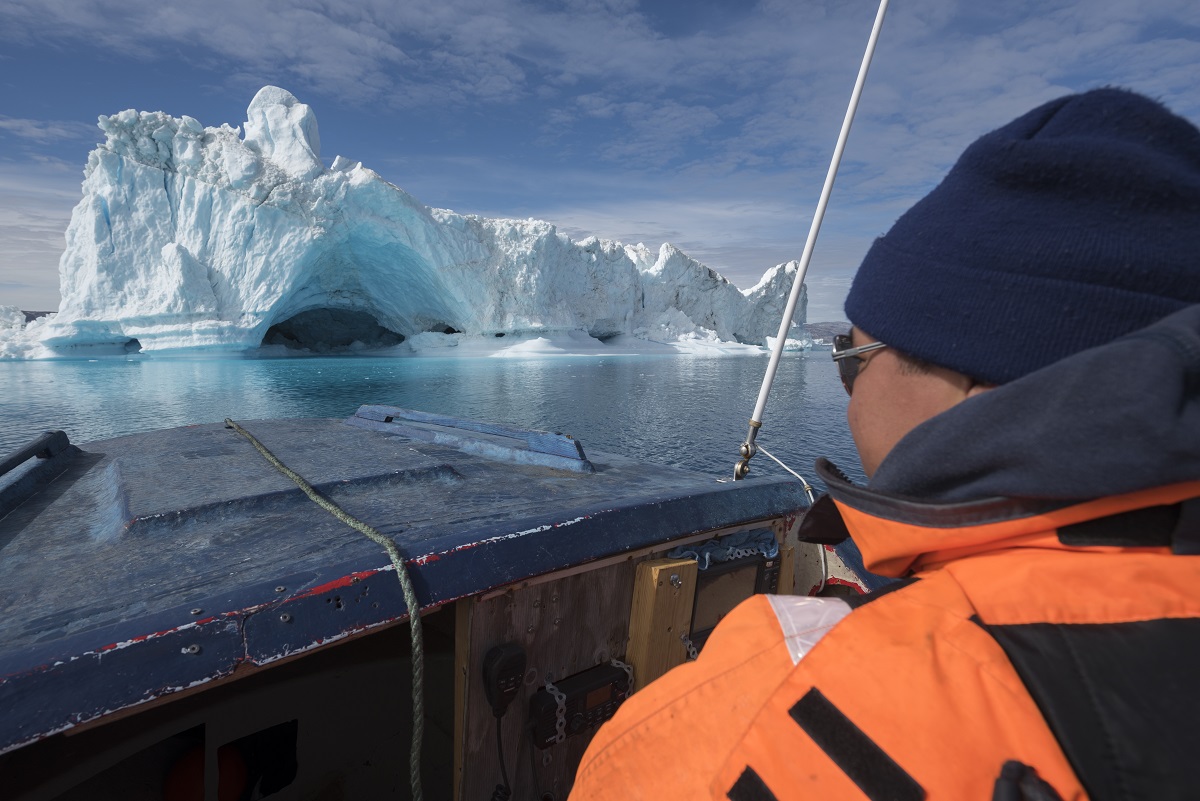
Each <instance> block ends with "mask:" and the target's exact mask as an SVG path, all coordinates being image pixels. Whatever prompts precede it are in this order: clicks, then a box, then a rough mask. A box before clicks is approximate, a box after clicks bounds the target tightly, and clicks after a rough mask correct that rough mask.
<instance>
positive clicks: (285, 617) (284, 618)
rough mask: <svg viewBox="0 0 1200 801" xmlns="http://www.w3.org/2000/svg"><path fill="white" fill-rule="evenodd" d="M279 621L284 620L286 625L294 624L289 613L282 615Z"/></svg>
mask: <svg viewBox="0 0 1200 801" xmlns="http://www.w3.org/2000/svg"><path fill="white" fill-rule="evenodd" d="M279 619H280V620H282V621H283V622H284V623H291V622H292V616H291V615H289V614H288V613H287V612H284V613H283V614H282V615H280V616H279Z"/></svg>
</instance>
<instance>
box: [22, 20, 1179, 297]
mask: <svg viewBox="0 0 1200 801" xmlns="http://www.w3.org/2000/svg"><path fill="white" fill-rule="evenodd" d="M705 5H706V4H701V6H705ZM708 5H711V6H712V9H711V14H709V13H708V12H707V11H705V9H704V8H699V7H694V4H689V3H683V2H680V3H678V4H677V6H675V7H674V8H672V7H671V6H670V5H669V4H666V3H656V4H655V5H654V8H653V9H652V11H651V10H647V9H646V8H644V7H643V6H641V5H640V4H639V3H637V2H635V0H607V1H606V2H597V1H596V0H569V1H568V2H560V3H554V4H551V3H542V2H534V1H533V0H405V2H395V0H339V2H332V0H291V1H289V2H285V1H284V0H210V2H207V3H204V4H195V3H184V2H182V0H176V1H171V0H168V2H162V1H161V0H90V2H88V3H78V2H75V0H6V2H5V3H4V4H2V5H0V41H4V40H7V41H10V42H13V43H14V44H20V45H21V46H26V45H27V43H29V42H34V43H42V44H45V45H46V46H54V47H60V48H64V50H67V49H73V50H87V49H89V48H95V49H98V50H99V51H101V52H103V53H104V54H105V55H106V57H111V58H128V57H134V58H138V59H142V60H143V61H145V62H146V63H147V64H148V65H151V66H152V65H154V64H155V63H159V62H160V61H163V60H173V61H177V60H179V59H185V60H188V61H189V62H190V63H191V66H192V67H193V68H194V70H195V74H196V75H198V76H200V78H201V79H200V80H198V81H196V85H201V84H212V83H215V82H224V84H225V85H223V86H220V87H218V88H219V89H220V90H222V91H229V90H231V89H232V90H234V91H236V92H239V93H244V94H245V98H246V100H249V98H250V97H251V96H252V94H253V92H254V91H255V90H256V89H257V88H258V87H259V86H261V85H262V84H263V83H264V82H268V81H269V82H274V83H279V84H281V85H284V86H285V87H286V88H288V89H290V90H291V91H293V92H295V93H296V94H297V95H298V96H300V97H301V99H302V100H304V102H307V103H309V104H310V105H312V106H313V108H314V109H315V110H316V111H317V113H318V115H319V116H320V117H321V118H322V120H323V121H324V120H327V119H329V118H332V117H336V115H337V114H338V113H339V111H344V110H346V109H348V108H360V109H367V110H368V111H369V112H370V113H371V115H372V117H373V118H374V119H376V120H377V121H378V125H379V127H380V129H382V130H386V129H387V128H388V127H389V126H393V125H395V126H397V127H399V126H400V125H401V124H404V125H421V124H425V125H433V123H430V122H427V119H428V118H430V117H435V116H436V118H437V119H438V120H439V124H441V122H442V121H447V122H445V124H446V126H447V128H446V130H445V131H443V132H441V134H442V138H443V140H445V141H451V140H452V141H454V142H455V146H461V150H460V152H459V154H458V156H459V157H458V158H457V160H450V159H445V158H444V157H441V158H439V157H437V156H435V155H430V154H428V153H417V154H414V155H413V157H412V158H411V159H409V160H408V161H405V162H394V163H395V164H396V165H397V166H396V168H395V169H394V171H393V174H392V175H389V176H388V177H389V178H391V179H392V180H396V182H397V183H399V184H400V185H401V186H404V187H405V188H408V189H410V190H411V191H413V192H414V194H416V195H417V197H418V198H420V199H422V200H425V201H427V202H433V203H436V204H443V205H449V204H448V203H447V202H446V201H445V200H444V198H454V199H455V204H454V205H456V206H459V208H458V210H465V211H472V212H476V213H488V214H496V215H501V216H526V215H529V214H532V215H534V216H543V217H546V218H547V219H550V220H551V221H555V222H558V223H559V224H560V225H562V226H564V228H567V229H569V230H571V231H576V232H579V233H581V234H582V233H585V232H587V233H597V234H599V235H602V236H606V237H609V238H620V239H633V240H636V239H644V240H646V241H647V242H648V243H650V242H654V243H657V242H662V241H672V242H673V243H675V244H677V245H679V246H680V247H682V248H684V249H685V250H687V251H688V252H689V253H692V255H695V256H696V257H697V258H701V260H704V261H706V262H709V263H711V265H712V266H714V267H717V268H718V269H722V271H724V272H727V274H729V275H730V277H732V278H734V280H735V282H737V283H738V284H739V285H743V282H747V281H748V282H749V283H753V282H754V281H755V280H757V276H758V275H760V274H761V272H762V270H764V269H766V268H767V267H770V266H771V265H772V264H774V263H777V261H783V260H786V259H787V258H795V257H796V255H795V254H798V252H799V250H800V249H801V248H802V247H803V238H804V235H805V234H806V233H807V230H808V220H809V217H810V215H811V213H812V206H813V205H815V202H816V199H817V196H818V194H819V191H820V186H821V181H822V180H823V178H824V175H825V171H826V168H827V166H828V159H829V156H830V153H831V151H832V148H833V142H834V138H835V136H836V134H837V131H838V127H839V126H840V123H841V119H842V114H843V112H844V110H845V105H846V99H847V97H848V95H849V91H850V87H851V85H852V82H853V80H854V76H855V73H856V71H857V69H858V63H859V59H860V57H861V53H862V49H863V46H864V44H865V41H866V36H867V33H868V31H869V29H870V25H871V22H872V20H873V18H874V15H875V4H874V3H873V2H861V3H860V2H844V0H827V1H826V2H812V1H811V0H806V1H805V2H796V1H795V0H762V1H761V2H758V3H756V4H749V3H747V4H742V5H736V4H722V3H712V4H708ZM701 12H704V13H701ZM671 15H675V16H674V17H672V16H671ZM67 45H70V47H69V48H68V47H67ZM1198 64H1200V3H1196V2H1195V0H1144V2H1141V3H1137V4H1134V3H1130V2H1128V0H1089V1H1088V2H1083V0H1042V2H1038V3H1028V2H1027V3H978V2H975V0H923V2H921V3H915V4H893V7H892V9H891V10H890V12H889V15H888V18H887V20H886V21H885V24H884V28H883V33H882V37H881V41H880V46H879V51H878V54H877V58H876V63H875V65H874V66H873V68H872V71H871V74H870V77H869V79H868V82H867V88H866V92H865V93H864V96H863V106H862V108H861V110H860V112H859V116H858V118H857V120H856V124H855V129H854V131H853V133H852V135H851V138H850V143H849V147H848V148H847V151H846V162H845V164H844V165H843V169H842V172H841V174H840V176H839V182H838V185H837V187H836V189H835V192H834V196H833V201H832V205H831V207H830V216H829V220H828V221H827V222H826V231H825V232H824V233H823V234H822V240H821V242H820V244H819V245H818V250H817V253H816V256H815V258H814V266H813V270H812V272H811V273H810V280H813V281H815V280H817V277H818V272H817V271H818V270H819V269H826V270H831V271H835V272H836V273H837V274H838V275H839V276H841V277H842V279H844V277H845V275H846V274H848V271H849V270H851V269H852V268H853V264H854V263H855V262H856V261H857V259H858V258H860V257H861V254H862V252H864V251H865V249H866V247H867V245H869V243H870V241H871V239H872V238H873V237H874V236H876V235H878V234H880V233H882V231H883V230H885V229H886V228H887V227H888V225H890V223H891V221H892V220H894V219H895V217H896V216H898V214H899V213H901V212H902V211H903V210H904V208H906V207H907V206H908V205H911V203H912V202H914V201H915V200H916V199H917V198H918V197H919V196H920V195H922V194H923V193H924V192H926V191H928V189H929V188H931V187H932V186H933V185H934V184H935V183H936V182H937V181H938V180H939V179H940V177H941V176H942V175H943V174H944V172H945V171H946V170H947V169H948V168H949V166H950V165H951V164H952V163H953V161H954V160H955V159H956V158H957V156H958V154H959V153H961V151H962V150H963V148H965V147H966V146H967V145H968V144H969V143H970V142H971V141H972V140H974V139H975V138H976V137H977V136H979V135H980V134H982V133H983V132H985V131H987V130H990V129H992V128H994V127H996V126H999V125H1001V124H1004V123H1005V122H1007V121H1008V120H1010V119H1012V118H1013V117H1015V116H1017V115H1018V114H1020V113H1023V112H1025V111H1027V110H1029V109H1030V108H1032V107H1034V106H1035V105H1037V104H1039V103H1042V102H1045V101H1047V100H1050V99H1052V98H1054V97H1057V96H1060V95H1062V94H1066V93H1068V92H1073V91H1080V90H1083V89H1087V88H1092V87H1094V86H1098V85H1103V84H1117V85H1124V86H1129V87H1131V88H1134V89H1137V90H1139V91H1143V92H1145V93H1147V94H1150V95H1152V96H1155V97H1158V98H1160V99H1162V100H1163V101H1164V102H1166V103H1167V104H1168V105H1169V106H1171V107H1172V108H1174V109H1175V110H1176V111H1178V112H1180V113H1182V114H1184V115H1185V116H1189V117H1191V118H1192V119H1193V120H1195V119H1198V118H1200V93H1197V92H1196V91H1195V76H1196V70H1197V65H1198ZM214 76H216V77H214ZM182 91H184V90H183V89H181V92H182ZM187 99H188V98H187V97H186V95H185V96H181V98H180V107H179V110H178V111H177V112H176V113H183V112H186V111H187V108H186V107H185V106H184V104H185V103H186V102H187ZM114 110H116V109H114ZM401 112H402V113H403V116H401ZM13 113H14V116H13V117H3V118H0V131H2V132H4V133H5V134H7V135H9V136H17V137H20V138H21V141H22V143H23V145H24V146H32V145H41V144H45V145H47V146H49V145H51V144H53V143H54V142H57V141H63V140H65V139H68V138H71V137H82V136H83V134H82V133H78V132H79V131H80V130H81V129H83V128H87V129H88V131H87V133H90V134H92V135H94V133H95V132H94V131H93V130H91V126H90V121H86V122H80V123H78V124H77V125H78V127H75V126H76V123H64V122H55V121H46V120H36V119H28V118H27V117H29V113H28V112H21V115H22V117H20V118H18V117H17V116H15V115H16V112H13ZM53 116H54V117H55V118H56V119H58V120H62V119H66V118H67V117H65V116H64V115H63V114H62V113H58V112H56V113H55V114H54V115H53ZM399 119H402V120H403V123H400V122H397V120H399ZM479 119H486V121H487V122H486V124H483V125H480V124H478V120H479ZM463 120H466V122H463ZM519 120H524V121H525V122H524V127H522V126H521V125H520V124H518V123H517V122H513V121H519ZM208 122H209V124H219V123H220V122H230V123H233V124H237V122H238V120H216V121H208ZM472 137H478V138H472ZM367 141H368V138H367V137H364V139H363V140H362V143H356V142H350V144H351V145H353V146H355V147H358V146H361V147H362V148H363V150H364V151H365V152H349V153H347V155H349V156H351V157H353V158H355V159H362V160H364V161H365V162H366V163H367V165H368V166H370V167H373V168H376V169H381V170H385V171H386V168H387V167H388V166H389V164H388V161H386V159H389V158H391V157H393V156H394V150H388V151H383V150H376V151H371V150H369V149H368V148H369V147H370V146H369V145H367V144H365V143H366V142H367ZM443 152H445V151H443ZM81 167H82V164H79V165H75V166H74V167H73V169H74V171H75V172H76V174H77V172H78V169H79V168H81ZM438 170H442V172H441V173H439V172H438ZM408 178H412V179H413V181H414V182H413V183H410V182H409V181H408V180H407V179H408ZM6 191H8V190H5V189H4V188H3V187H0V193H3V192H6ZM460 201H461V202H460ZM18 206H19V202H18V201H16V200H13V199H12V198H11V196H9V195H4V196H2V197H0V214H10V215H11V213H12V210H13V209H16V208H17V207H18ZM463 206H466V207H467V208H463ZM3 210H8V211H3ZM7 219H8V221H9V222H10V223H11V222H12V220H13V219H15V218H13V217H11V216H10V217H8V218H7ZM58 219H60V220H61V219H63V215H62V214H61V212H59V213H58ZM34 229H35V230H44V223H37V224H35V225H34ZM0 241H2V240H0ZM5 269H7V268H5ZM839 280H841V279H839ZM747 285H748V284H747ZM837 286H839V285H838V284H837V283H836V282H835V283H833V284H830V287H832V289H831V290H830V291H833V290H834V289H836V287H837Z"/></svg>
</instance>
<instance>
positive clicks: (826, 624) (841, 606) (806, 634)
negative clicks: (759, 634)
mask: <svg viewBox="0 0 1200 801" xmlns="http://www.w3.org/2000/svg"><path fill="white" fill-rule="evenodd" d="M767 600H768V601H770V603H771V609H772V610H774V612H775V619H776V620H778V621H779V627H780V628H781V629H783V636H784V639H785V641H786V642H787V647H788V653H789V654H790V655H791V657H792V664H793V665H795V664H797V663H799V661H800V660H801V659H803V658H804V655H805V654H807V653H808V652H809V651H811V650H812V647H813V646H814V645H816V644H817V643H818V642H819V641H820V639H821V638H822V637H824V636H825V634H826V633H827V632H828V631H829V630H830V629H832V628H833V627H834V626H836V625H837V624H838V623H840V622H841V621H842V618H844V617H845V616H846V615H848V614H850V611H851V610H850V605H849V604H847V603H846V602H845V601H843V600H842V599H841V598H813V597H812V596H808V595H768V596H767Z"/></svg>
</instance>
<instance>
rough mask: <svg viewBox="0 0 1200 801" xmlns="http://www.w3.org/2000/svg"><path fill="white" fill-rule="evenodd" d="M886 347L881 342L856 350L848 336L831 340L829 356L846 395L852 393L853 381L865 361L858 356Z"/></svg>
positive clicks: (843, 335)
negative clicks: (831, 350)
mask: <svg viewBox="0 0 1200 801" xmlns="http://www.w3.org/2000/svg"><path fill="white" fill-rule="evenodd" d="M886 347H887V345H885V344H884V343H882V342H871V343H869V344H867V345H860V346H859V347H857V348H856V347H854V341H853V340H852V339H851V338H850V335H849V334H838V335H837V336H835V337H834V338H833V353H832V354H830V355H831V356H832V357H833V360H834V361H835V362H837V366H838V375H839V376H840V377H841V379H842V386H843V387H845V388H846V394H847V395H851V394H853V393H854V379H856V378H858V371H859V370H860V369H862V366H863V364H864V363H866V361H867V360H866V359H864V358H863V357H862V356H861V355H860V354H863V353H869V352H870V351H873V350H879V349H880V348H886Z"/></svg>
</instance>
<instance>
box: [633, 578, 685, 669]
mask: <svg viewBox="0 0 1200 801" xmlns="http://www.w3.org/2000/svg"><path fill="white" fill-rule="evenodd" d="M696 572H697V564H696V560H695V559H655V560H652V561H647V562H642V563H641V564H640V565H638V566H637V575H636V577H635V578H634V584H633V605H632V609H631V610H630V614H629V663H630V664H631V665H633V670H634V673H633V675H634V677H635V679H636V681H637V685H636V687H637V688H641V687H645V686H646V685H647V684H649V683H650V682H652V681H654V680H655V679H657V678H658V677H659V676H661V675H662V674H664V673H666V672H667V671H668V670H670V669H671V668H673V667H675V666H676V665H680V664H682V663H683V662H685V661H686V660H687V649H686V648H685V647H684V644H683V641H682V640H681V639H680V635H681V634H687V633H689V628H690V626H691V621H692V603H693V601H694V600H695V598H696Z"/></svg>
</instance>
